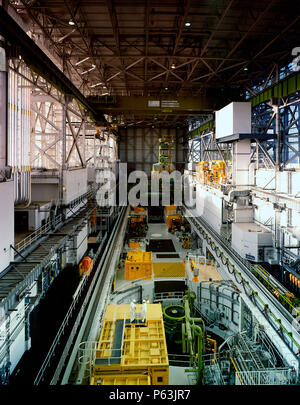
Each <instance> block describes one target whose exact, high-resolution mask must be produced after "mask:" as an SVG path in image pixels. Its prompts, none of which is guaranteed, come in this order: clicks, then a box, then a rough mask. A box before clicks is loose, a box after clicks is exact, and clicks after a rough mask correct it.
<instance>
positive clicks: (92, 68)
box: [80, 66, 96, 75]
mask: <svg viewBox="0 0 300 405" xmlns="http://www.w3.org/2000/svg"><path fill="white" fill-rule="evenodd" d="M95 67H96V66H95ZM95 67H91V68H90V69H88V70H85V71H84V72H81V73H80V74H81V75H84V74H85V73H88V72H90V71H91V70H94V69H95Z"/></svg>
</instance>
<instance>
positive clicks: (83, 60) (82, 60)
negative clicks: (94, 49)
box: [75, 56, 90, 66]
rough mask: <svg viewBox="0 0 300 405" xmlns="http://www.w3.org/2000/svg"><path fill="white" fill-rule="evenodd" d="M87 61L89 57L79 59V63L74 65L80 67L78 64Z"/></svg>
mask: <svg viewBox="0 0 300 405" xmlns="http://www.w3.org/2000/svg"><path fill="white" fill-rule="evenodd" d="M88 59H90V57H89V56H88V57H86V58H84V59H81V60H80V61H79V62H77V63H75V66H78V65H80V63H83V62H85V61H86V60H88Z"/></svg>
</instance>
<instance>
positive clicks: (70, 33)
mask: <svg viewBox="0 0 300 405" xmlns="http://www.w3.org/2000/svg"><path fill="white" fill-rule="evenodd" d="M75 31H76V28H74V29H73V30H72V31H70V32H68V34H66V35H64V36H63V37H61V38H59V39H58V40H57V42H62V41H63V40H64V39H66V38H68V37H69V36H70V35H72V34H73V32H75Z"/></svg>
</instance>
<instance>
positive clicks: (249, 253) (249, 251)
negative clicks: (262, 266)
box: [232, 223, 273, 261]
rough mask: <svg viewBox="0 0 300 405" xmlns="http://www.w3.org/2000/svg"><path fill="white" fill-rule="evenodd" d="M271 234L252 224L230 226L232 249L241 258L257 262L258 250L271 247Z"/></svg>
mask: <svg viewBox="0 0 300 405" xmlns="http://www.w3.org/2000/svg"><path fill="white" fill-rule="evenodd" d="M272 245H273V243H272V233H271V232H268V231H266V230H264V229H263V228H262V227H260V226H259V225H257V224H254V223H249V224H247V223H238V224H235V223H233V224H232V247H233V249H234V250H235V251H236V252H237V253H238V254H239V255H240V256H242V257H243V258H246V259H249V260H254V261H259V257H258V249H259V248H260V247H262V246H272Z"/></svg>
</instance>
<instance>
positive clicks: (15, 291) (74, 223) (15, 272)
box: [0, 207, 91, 313]
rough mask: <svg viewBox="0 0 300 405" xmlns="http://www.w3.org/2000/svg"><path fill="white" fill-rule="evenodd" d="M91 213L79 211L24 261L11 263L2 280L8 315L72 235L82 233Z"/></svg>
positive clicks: (0, 296) (0, 292)
mask: <svg viewBox="0 0 300 405" xmlns="http://www.w3.org/2000/svg"><path fill="white" fill-rule="evenodd" d="M90 211H91V207H85V208H84V209H83V210H80V211H78V213H77V214H76V215H75V216H74V217H73V218H70V220H69V222H68V223H67V224H66V225H63V226H62V227H61V228H60V229H59V230H57V231H56V232H54V233H49V234H48V235H47V236H46V240H44V241H42V242H41V243H40V244H39V245H38V247H37V248H36V249H34V250H33V251H32V252H31V253H30V254H28V256H26V257H25V258H24V259H23V261H20V262H17V261H14V262H11V263H10V264H11V269H10V270H9V271H8V272H7V273H6V274H4V275H3V276H2V277H1V278H0V306H1V307H2V308H3V309H4V310H5V312H6V313H7V311H8V310H11V309H14V307H15V305H16V303H17V301H19V300H20V299H22V298H23V297H24V296H25V295H26V294H27V288H28V287H29V286H30V285H32V284H33V282H34V281H36V280H37V279H38V277H39V275H40V274H41V272H42V271H43V268H44V267H45V266H46V265H47V264H48V263H49V260H50V259H51V257H52V256H53V255H54V254H55V252H56V251H57V250H58V249H60V248H61V247H63V246H64V244H65V243H66V241H67V240H68V238H69V237H70V236H71V235H72V236H73V235H75V234H76V233H77V232H79V231H80V229H81V226H82V224H83V222H84V221H85V220H86V217H87V215H88V214H89V213H90Z"/></svg>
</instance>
